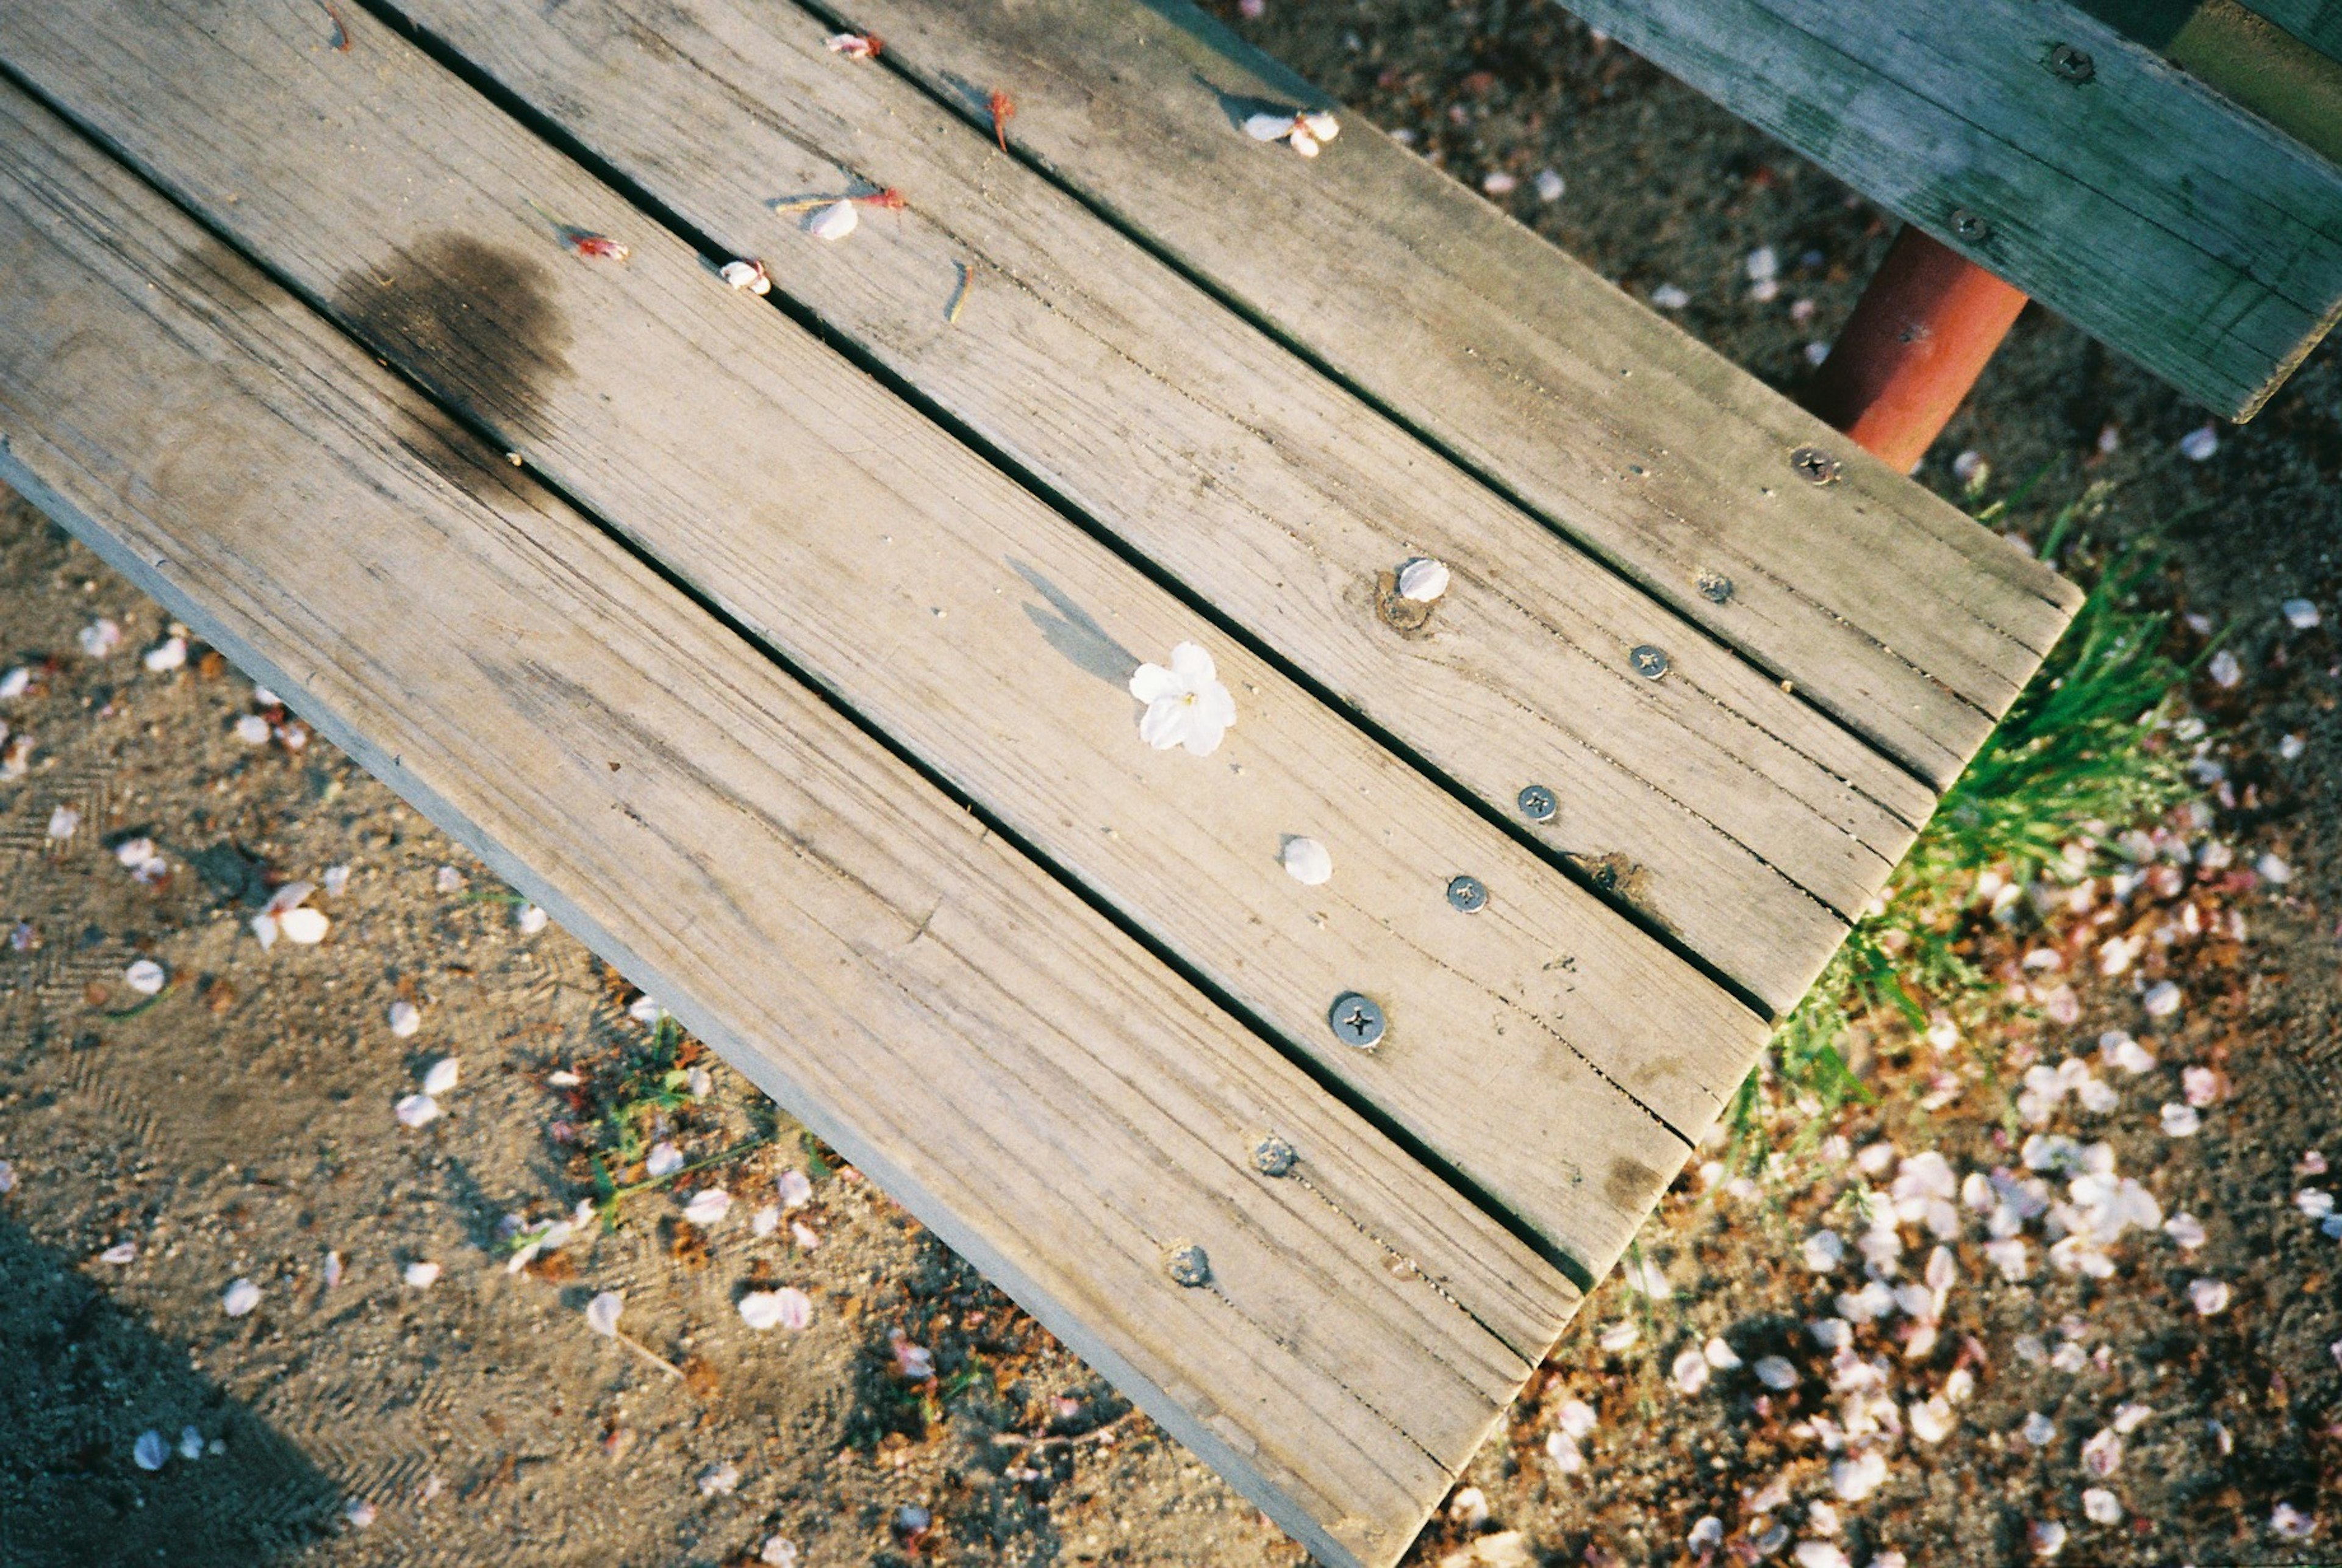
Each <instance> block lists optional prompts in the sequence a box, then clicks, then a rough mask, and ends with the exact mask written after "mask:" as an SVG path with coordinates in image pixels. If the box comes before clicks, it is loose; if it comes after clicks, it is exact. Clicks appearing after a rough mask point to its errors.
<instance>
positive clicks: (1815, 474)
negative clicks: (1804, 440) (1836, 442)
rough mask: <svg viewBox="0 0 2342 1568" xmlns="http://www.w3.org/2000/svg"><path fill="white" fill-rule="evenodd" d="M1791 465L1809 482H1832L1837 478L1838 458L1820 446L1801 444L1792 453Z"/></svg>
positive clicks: (1790, 455)
mask: <svg viewBox="0 0 2342 1568" xmlns="http://www.w3.org/2000/svg"><path fill="white" fill-rule="evenodd" d="M1789 466H1790V467H1791V468H1793V469H1795V470H1797V477H1798V478H1800V479H1802V480H1804V481H1805V482H1806V483H1807V484H1835V483H1836V482H1837V458H1835V457H1832V456H1831V455H1830V454H1828V453H1827V452H1824V451H1823V450H1822V449H1821V448H1820V447H1818V446H1800V447H1798V448H1797V450H1796V451H1795V452H1792V453H1790V454H1789Z"/></svg>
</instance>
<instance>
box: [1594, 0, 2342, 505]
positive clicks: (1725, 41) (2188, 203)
mask: <svg viewBox="0 0 2342 1568" xmlns="http://www.w3.org/2000/svg"><path fill="white" fill-rule="evenodd" d="M2247 3H2248V4H2249V5H2250V9H2249V10H2247V9H2246V8H2245V7H2244V6H2240V5H2237V4H2235V3H2234V0H2078V3H2074V4H2068V3H2067V0H1966V3H1963V4H1960V5H1869V4H1860V3H1850V0H1566V4H1567V5H1569V7H1570V9H1572V10H1573V11H1575V12H1576V13H1577V14H1578V15H1581V16H1583V17H1584V18H1585V19H1586V21H1588V22H1590V23H1592V24H1593V25H1596V26H1597V27H1600V28H1602V29H1603V30H1604V31H1606V32H1607V33H1609V34H1611V35H1614V36H1615V37H1616V38H1617V39H1618V40H1619V41H1620V42H1621V43H1623V44H1625V45H1626V46H1628V47H1629V48H1632V49H1633V50H1635V51H1636V53H1637V54H1640V55H1644V56H1645V57H1646V58H1648V59H1649V60H1650V61H1652V62H1653V63H1654V64H1656V65H1658V66H1659V67H1660V68H1661V69H1662V70H1665V71H1666V72H1667V73H1668V74H1670V75H1674V76H1676V77H1678V78H1680V79H1681V80H1682V81H1684V82H1686V83H1687V84H1688V85H1691V86H1693V87H1695V88H1696V89H1698V90H1699V91H1700V92H1702V93H1705V94H1706V95H1708V96H1709V97H1711V98H1714V99H1716V101H1717V102H1718V103H1720V104H1722V105H1724V106H1725V107H1726V108H1728V109H1730V110H1732V111H1733V112H1734V113H1735V114H1736V115H1740V116H1741V117H1742V118H1744V119H1746V120H1748V121H1750V122H1751V123H1752V124H1754V125H1758V126H1760V127H1761V128H1763V129H1764V130H1765V131H1767V132H1768V133H1769V134H1771V135H1775V136H1777V137H1779V138H1780V139H1781V140H1783V141H1784V142H1787V144H1788V145H1791V146H1792V147H1795V148H1796V149H1797V151H1798V152H1800V153H1802V154H1804V155H1806V156H1807V157H1809V158H1811V159H1813V160H1814V161H1815V162H1817V163H1818V164H1820V165H1822V166H1823V167H1825V168H1827V169H1828V170H1829V171H1830V172H1831V173H1833V174H1835V175H1837V176H1838V177H1839V178H1841V179H1843V180H1845V181H1847V183H1848V184H1850V185H1854V186H1856V187H1857V189H1859V190H1861V191H1862V192H1863V193H1864V194H1866V195H1868V196H1870V197H1871V198H1872V199H1873V200H1875V201H1877V202H1878V203H1879V204H1880V205H1884V206H1886V207H1887V208H1888V209H1889V210H1890V211H1892V212H1894V213H1895V214H1896V215H1898V216H1900V217H1901V218H1903V219H1904V220H1905V221H1906V222H1907V224H1909V225H1911V228H1910V229H1909V230H1907V232H1906V235H1905V237H1904V238H1903V239H1902V240H1900V241H1898V242H1897V247H1896V250H1895V252H1894V253H1893V254H1891V255H1890V256H1889V258H1888V260H1887V263H1886V264H1885V265H1884V267H1883V268H1882V273H1881V277H1882V280H1883V285H1882V286H1883V287H1885V288H1886V289H1887V291H1888V293H1889V295H1892V296H1894V300H1895V304H1894V307H1893V308H1891V309H1888V310H1885V311H1879V310H1873V311H1869V312H1866V313H1857V317H1856V320H1855V321H1854V322H1853V323H1852V324H1850V325H1849V328H1848V331H1847V333H1846V334H1844V335H1841V336H1840V337H1839V339H1838V348H1837V354H1836V355H1834V356H1833V365H1826V366H1825V367H1824V370H1823V372H1822V375H1821V376H1820V377H1819V378H1817V386H1816V388H1815V391H1814V394H1813V397H1812V402H1813V404H1814V406H1815V407H1816V408H1817V411H1819V412H1821V413H1823V414H1824V415H1825V416H1826V417H1828V418H1830V419H1832V420H1833V422H1834V423H1837V424H1839V425H1840V426H1841V427H1842V428H1848V429H1852V430H1854V431H1855V432H1856V433H1857V434H1867V433H1866V432H1865V431H1864V430H1863V428H1862V425H1861V421H1862V420H1863V419H1864V418H1865V416H1866V414H1867V413H1868V412H1869V411H1870V410H1871V409H1872V407H1873V405H1874V404H1880V403H1887V404H1892V403H1893V402H1895V401H1896V400H1897V398H1898V397H1901V398H1904V399H1910V398H1912V397H1913V396H1914V395H1915V389H1914V388H1913V387H1911V386H1908V385H1906V386H1903V387H1896V386H1891V385H1881V383H1882V382H1884V381H1888V380H1891V379H1892V378H1893V377H1895V376H1897V375H1902V376H1904V377H1906V378H1907V379H1908V380H1910V381H1912V382H1918V381H1924V380H1927V379H1928V378H1929V377H1931V376H1932V377H1934V378H1937V379H1938V380H1940V381H1941V382H1942V383H1943V385H1942V386H1941V389H1940V391H1941V393H1942V395H1926V394H1921V395H1922V400H1924V401H1927V403H1928V410H1927V413H1925V414H1917V416H1916V418H1915V411H1913V410H1910V409H1906V410H1904V411H1902V412H1901V413H1899V414H1897V413H1896V412H1894V411H1891V410H1886V409H1882V410H1881V411H1880V412H1879V413H1877V414H1872V415H1871V417H1872V418H1873V419H1874V420H1876V421H1877V423H1878V424H1880V425H1881V426H1885V425H1887V424H1893V423H1894V422H1896V421H1897V419H1900V420H1904V421H1910V422H1911V423H1912V428H1911V429H1910V430H1909V431H1902V430H1889V429H1884V428H1882V429H1881V430H1880V432H1879V434H1877V435H1876V436H1873V437H1872V438H1871V439H1870V443H1869V444H1871V445H1872V447H1873V450H1877V451H1880V452H1882V453H1885V454H1887V455H1888V456H1889V457H1890V458H1891V460H1893V461H1895V462H1897V463H1898V464H1906V465H1907V464H1912V463H1916V462H1917V459H1918V458H1919V456H1920V455H1921V454H1923V453H1924V452H1925V450H1926V447H1927V443H1928V441H1929V440H1931V439H1932V438H1933V436H1934V434H1935V433H1936V431H1937V429H1939V428H1940V427H1941V424H1942V420H1943V418H1945V417H1948V415H1949V414H1950V413H1951V411H1952V409H1953V408H1954V407H1955V406H1957V403H1958V401H1959V398H1960V396H1962V395H1964V394H1965V393H1966V391H1967V385H1968V384H1969V383H1971V382H1972V381H1973V379H1974V376H1975V373H1976V372H1977V370H1980V369H1981V368H1982V365H1983V362H1984V360H1985V359H1986V358H1987V357H1988V356H1989V355H1990V353H1991V350H1992V347H1993V345H1995V344H1997V342H1998V340H1999V336H2000V335H2001V334H2002V333H2004V332H2006V331H2007V326H2008V325H2009V323H2010V322H2013V321H2014V320H2015V318H2016V315H2017V310H2018V309H2020V308H2021V307H2022V306H2023V305H2024V296H2025V295H2032V296H2034V297H2036V298H2037V299H2039V300H2040V301H2041V302H2042V303H2043V304H2044V305H2047V306H2048V307H2049V308H2050V309H2052V310H2055V311H2057V313H2058V314H2059V315H2064V316H2066V317H2067V319H2069V320H2070V321H2072V322H2073V323H2074V325H2077V326H2078V327H2080V328H2081V329H2082V330H2083V331H2085V332H2087V333H2089V334H2091V335H2093V336H2096V337H2097V338H2099V339H2101V340H2102V341H2104V342H2105V343H2107V345H2109V346H2111V347H2113V348H2115V349H2117V351H2119V352H2120V353H2122V354H2124V355H2127V356H2128V357H2129V358H2131V359H2133V360H2135V361H2137V363H2138V364H2139V365H2142V366H2144V367H2145V368H2146V369H2147V370H2148V371H2150V372H2152V373H2153V374H2155V375H2158V376H2161V377H2162V378H2163V379H2164V380H2166V381H2167V382H2169V383H2170V384H2171V385H2174V386H2176V387H2177V388H2178V389H2179V390H2180V391H2182V392H2184V393H2186V394H2188V395H2189V396H2190V397H2192V398H2194V399H2195V400H2196V401H2197V402H2198V403H2200V404H2203V405H2204V406H2205V407H2206V408H2207V409H2209V410H2211V411H2212V412H2213V413H2215V414H2221V415H2224V416H2225V417H2227V418H2229V419H2236V420H2245V419H2249V418H2251V417H2252V416H2253V414H2255V413H2257V412H2258V410H2259V409H2260V407H2261V405H2262V404H2265V403H2266V402H2267V400H2268V398H2269V397H2270V395H2271V394H2274V393H2275V392H2276V391H2277V388H2278V387H2279V386H2281V385H2284V383H2285V379H2286V377H2287V376H2288V375H2291V374H2292V372H2293V370H2294V368H2295V367H2296V366H2297V365H2299V364H2300V363H2301V361H2302V359H2303V358H2304V357H2305V356H2306V355H2308V353H2309V351H2310V350H2311V349H2313V348H2315V347H2316V346H2317V344H2318V342H2319V341H2320V340H2321V339H2322V338H2323V337H2324V336H2325V335H2326V334H2327V331H2328V330H2330V329H2331V328H2332V327H2333V325H2334V323H2335V320H2336V317H2337V314H2342V166H2337V160H2342V7H2337V6H2336V5H2331V4H2327V3H2325V0H2247ZM2256 13H2257V15H2256ZM2287 29H2290V31H2287ZM1937 246H1943V247H1948V249H1949V251H1950V252H1951V253H1952V254H1953V255H1956V256H1957V257H1960V258H1965V260H1966V262H1967V263H1969V264H1972V265H1973V267H1974V268H1976V269H1981V272H1982V273H1984V274H1989V275H1992V276H1994V277H1997V278H2001V279H2005V280H2006V281H2007V284H2008V285H2014V286H2013V287H2009V288H2005V289H2003V290H2000V291H1998V293H1999V297H1998V298H1997V300H1996V299H1987V300H1984V301H1977V300H1973V299H1971V300H1968V301H1966V302H1963V301H1961V300H1960V299H1959V298H1958V297H1957V296H1958V295H1960V293H1961V291H1962V290H1963V289H1964V288H1967V280H1966V279H1965V278H1964V277H1963V275H1962V274H1961V272H1960V270H1959V269H1958V268H1957V267H1951V268H1947V267H1946V266H1945V265H1942V263H1941V259H1940V257H1939V256H1938V255H1937V254H1936V247H1937ZM1970 292H1971V293H1972V292H1973V291H1972V290H1971V291H1970ZM1915 324H1917V332H1918V333H1919V334H1923V335H1924V334H1926V333H1927V332H1928V331H1929V329H1933V331H1934V333H1936V334H1937V335H1944V336H1948V337H1966V338H1967V340H1968V343H1967V347H1968V348H1970V349H1971V350H1973V352H1968V353H1965V354H1963V353H1961V352H1960V351H1959V345H1950V344H1937V345H1933V346H1932V348H1916V349H1915V348H1909V347H1907V346H1903V345H1909V344H1911V342H1912V340H1913V338H1914V336H1915ZM1896 358H1905V359H1908V360H1911V361H1913V362H1914V363H1912V364H1911V365H1907V366H1898V367H1895V368H1888V367H1886V366H1883V365H1881V361H1882V359H1896ZM1943 359H1950V360H1952V361H1955V362H1957V363H1956V364H1954V365H1945V364H1941V363H1934V364H1930V363H1926V362H1927V361H1931V360H1943Z"/></svg>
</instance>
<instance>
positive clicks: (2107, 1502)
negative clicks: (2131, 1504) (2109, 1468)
mask: <svg viewBox="0 0 2342 1568" xmlns="http://www.w3.org/2000/svg"><path fill="white" fill-rule="evenodd" d="M2082 1513H2084V1515H2085V1516H2087V1518H2088V1520H2089V1521H2090V1523H2093V1524H2119V1523H2122V1516H2123V1505H2122V1503H2121V1500H2120V1499H2118V1498H2117V1497H2116V1496H2115V1494H2114V1493H2111V1492H2109V1491H2107V1489H2106V1488H2105V1487H2103V1486H2093V1487H2091V1488H2089V1489H2088V1490H2087V1491H2086V1492H2084V1493H2082Z"/></svg>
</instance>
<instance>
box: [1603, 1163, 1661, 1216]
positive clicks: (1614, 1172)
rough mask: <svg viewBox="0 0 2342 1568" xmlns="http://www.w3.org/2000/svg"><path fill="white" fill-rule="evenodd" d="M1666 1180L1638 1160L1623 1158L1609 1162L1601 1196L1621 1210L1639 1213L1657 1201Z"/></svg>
mask: <svg viewBox="0 0 2342 1568" xmlns="http://www.w3.org/2000/svg"><path fill="white" fill-rule="evenodd" d="M1665 1185H1666V1178H1665V1177H1663V1176H1661V1175H1660V1174H1659V1173H1658V1172H1656V1171H1654V1170H1653V1169H1651V1167H1650V1166H1648V1165H1646V1164H1643V1163H1642V1162H1641V1161H1640V1160H1629V1159H1626V1158H1625V1157H1623V1156H1622V1157H1620V1158H1618V1159H1616V1160H1613V1161H1611V1162H1610V1174H1609V1175H1608V1177H1606V1179H1605V1180H1604V1182H1603V1183H1602V1193H1603V1196H1605V1197H1606V1198H1608V1199H1609V1200H1610V1201H1611V1202H1612V1203H1616V1204H1617V1205H1618V1206H1619V1207H1620V1208H1622V1209H1628V1210H1632V1211H1635V1212H1636V1213H1640V1212H1641V1211H1642V1210H1645V1209H1647V1208H1649V1207H1650V1206H1651V1204H1652V1203H1655V1202H1656V1201H1657V1199H1658V1195H1659V1190H1660V1189H1661V1188H1662V1187H1664V1186H1665Z"/></svg>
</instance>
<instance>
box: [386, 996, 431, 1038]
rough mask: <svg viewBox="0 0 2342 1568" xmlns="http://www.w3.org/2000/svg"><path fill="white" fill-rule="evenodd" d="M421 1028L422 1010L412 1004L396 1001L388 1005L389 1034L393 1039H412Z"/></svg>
mask: <svg viewBox="0 0 2342 1568" xmlns="http://www.w3.org/2000/svg"><path fill="white" fill-rule="evenodd" d="M422 1027H423V1010H422V1009H421V1008H419V1007H417V1006H415V1004H414V1003H412V1002H407V1001H404V1000H402V1001H397V1002H394V1003H392V1004H390V1033H391V1036H392V1038H394V1039H398V1040H407V1039H412V1038H413V1037H414V1035H415V1031H416V1030H418V1029H420V1028H422Z"/></svg>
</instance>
